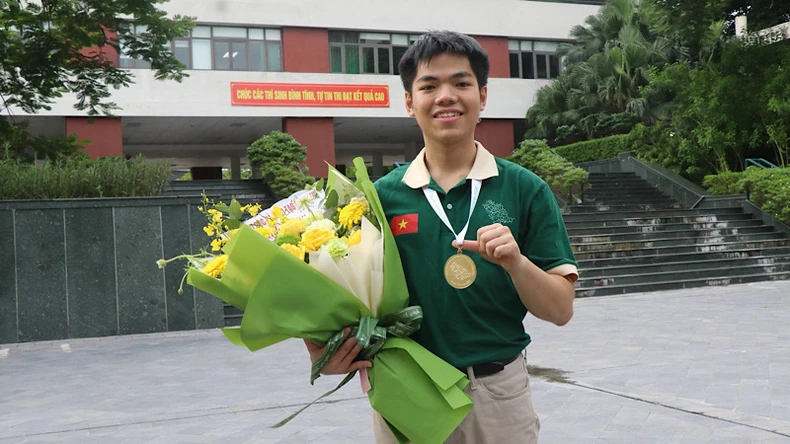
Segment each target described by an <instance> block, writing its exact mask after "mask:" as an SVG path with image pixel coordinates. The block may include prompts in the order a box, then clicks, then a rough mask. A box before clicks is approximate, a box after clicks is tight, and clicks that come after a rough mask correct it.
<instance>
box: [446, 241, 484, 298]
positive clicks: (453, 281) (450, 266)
mask: <svg viewBox="0 0 790 444" xmlns="http://www.w3.org/2000/svg"><path fill="white" fill-rule="evenodd" d="M444 278H445V279H446V280H447V283H448V284H450V286H451V287H453V288H457V289H459V290H463V289H464V288H466V287H468V286H470V285H472V282H474V281H475V279H476V278H477V267H475V262H474V261H473V260H472V258H471V257H469V256H467V255H465V254H463V253H462V252H461V249H460V248H459V249H458V253H456V254H454V255H452V256H450V258H449V259H447V262H445V263H444Z"/></svg>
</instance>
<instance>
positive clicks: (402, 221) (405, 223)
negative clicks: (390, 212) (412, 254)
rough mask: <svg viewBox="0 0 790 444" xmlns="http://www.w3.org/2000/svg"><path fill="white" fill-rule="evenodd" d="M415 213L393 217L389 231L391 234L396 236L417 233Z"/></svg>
mask: <svg viewBox="0 0 790 444" xmlns="http://www.w3.org/2000/svg"><path fill="white" fill-rule="evenodd" d="M417 216H418V214H417V213H410V214H403V215H400V216H395V217H393V218H392V221H390V230H392V234H393V235H395V236H397V235H399V234H409V233H416V232H417V228H418V227H417Z"/></svg>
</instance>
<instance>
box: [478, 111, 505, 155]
mask: <svg viewBox="0 0 790 444" xmlns="http://www.w3.org/2000/svg"><path fill="white" fill-rule="evenodd" d="M475 140H477V141H478V142H480V143H482V144H483V146H484V147H486V149H487V150H488V151H489V152H490V153H491V154H493V155H495V156H497V157H505V156H508V155H509V154H511V153H512V152H513V149H514V148H515V142H514V140H513V121H512V120H506V119H483V120H482V121H481V122H480V123H478V124H477V128H476V129H475Z"/></svg>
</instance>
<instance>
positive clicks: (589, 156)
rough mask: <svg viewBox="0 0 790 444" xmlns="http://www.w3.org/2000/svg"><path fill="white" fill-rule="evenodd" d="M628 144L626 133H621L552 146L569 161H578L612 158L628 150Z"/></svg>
mask: <svg viewBox="0 0 790 444" xmlns="http://www.w3.org/2000/svg"><path fill="white" fill-rule="evenodd" d="M629 146H630V144H629V141H628V135H627V134H621V135H617V136H609V137H602V138H600V139H593V140H585V141H584V142H576V143H572V144H570V145H564V146H560V147H557V148H554V151H556V152H557V154H559V155H560V156H562V157H564V158H565V159H566V160H568V161H569V162H572V163H580V162H592V161H594V160H602V159H612V158H614V157H617V155H618V154H620V153H624V152H626V151H629Z"/></svg>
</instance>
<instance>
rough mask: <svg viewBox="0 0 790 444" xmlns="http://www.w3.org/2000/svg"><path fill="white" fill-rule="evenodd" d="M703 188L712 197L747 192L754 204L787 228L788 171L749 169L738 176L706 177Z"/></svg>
mask: <svg viewBox="0 0 790 444" xmlns="http://www.w3.org/2000/svg"><path fill="white" fill-rule="evenodd" d="M702 185H703V186H704V187H705V188H706V189H707V190H708V191H709V192H710V193H711V194H714V195H728V194H744V193H748V194H749V200H750V201H752V202H754V204H755V205H757V206H758V207H760V208H762V210H763V211H765V212H766V213H768V214H770V215H772V216H774V217H776V218H777V219H779V220H781V221H782V222H784V223H785V224H788V225H790V168H767V169H760V168H757V167H749V168H747V169H746V171H743V172H740V173H722V174H716V175H710V176H705V178H704V179H703V181H702Z"/></svg>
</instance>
